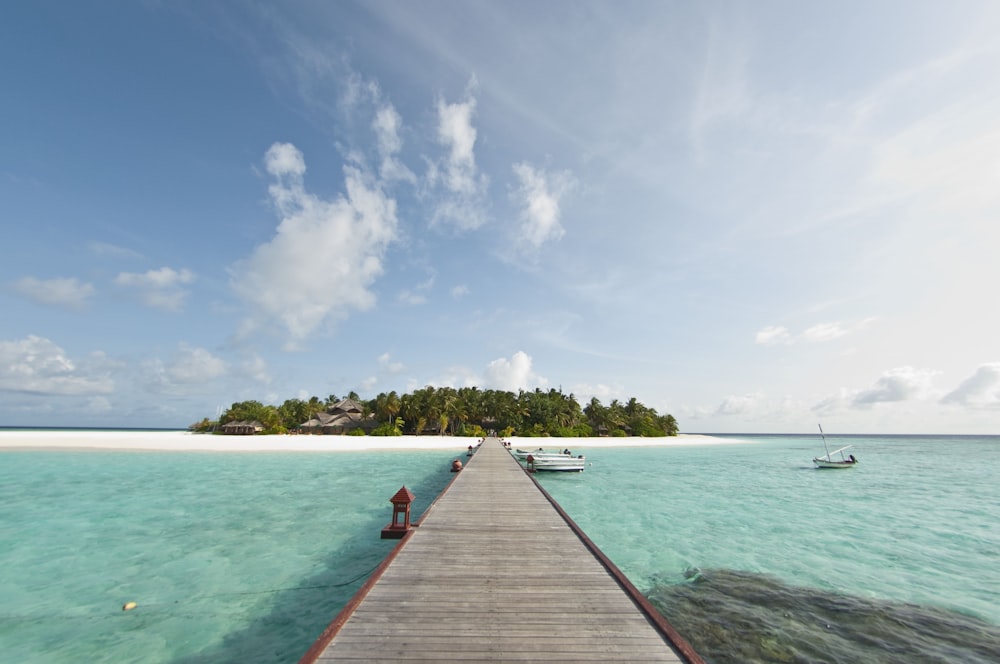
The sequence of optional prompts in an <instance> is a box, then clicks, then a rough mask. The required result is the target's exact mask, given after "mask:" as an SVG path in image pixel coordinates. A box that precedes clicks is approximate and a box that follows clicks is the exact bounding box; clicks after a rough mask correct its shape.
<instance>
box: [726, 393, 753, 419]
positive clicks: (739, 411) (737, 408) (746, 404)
mask: <svg viewBox="0 0 1000 664" xmlns="http://www.w3.org/2000/svg"><path fill="white" fill-rule="evenodd" d="M762 400H763V395H762V394H760V393H758V392H754V393H751V394H744V395H743V396H736V395H730V396H728V397H726V398H725V399H723V401H722V403H721V404H719V407H718V408H717V409H716V411H715V412H716V414H717V415H741V416H746V415H752V414H754V413H756V411H757V410H758V408H759V407H760V404H761V401H762Z"/></svg>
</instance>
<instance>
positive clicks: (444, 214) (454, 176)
mask: <svg viewBox="0 0 1000 664" xmlns="http://www.w3.org/2000/svg"><path fill="white" fill-rule="evenodd" d="M470 87H474V84H473V85H472V86H470ZM475 111H476V99H475V98H474V97H472V96H468V97H467V98H466V100H465V101H463V102H459V103H455V104H449V103H447V102H445V101H444V100H443V99H439V100H438V103H437V112H438V132H437V133H438V141H439V142H440V143H441V145H442V146H444V147H445V149H446V150H448V155H447V156H446V157H445V160H444V163H443V165H442V166H441V167H440V168H439V167H438V166H437V165H436V164H431V166H430V168H429V169H428V181H429V183H430V184H431V185H434V184H437V182H438V181H440V182H441V184H442V186H443V187H444V197H443V198H442V200H440V201H438V203H437V207H436V210H435V212H434V215H433V218H432V219H431V225H432V226H433V225H437V224H440V223H444V224H451V225H453V226H455V227H456V228H458V229H460V230H470V229H475V228H478V227H480V226H482V225H483V224H484V223H486V212H485V192H486V187H487V185H488V182H489V180H488V178H487V177H486V175H485V174H481V173H480V172H479V170H478V168H477V167H476V157H475V145H476V128H475V127H474V126H473V124H472V118H473V116H474V115H475Z"/></svg>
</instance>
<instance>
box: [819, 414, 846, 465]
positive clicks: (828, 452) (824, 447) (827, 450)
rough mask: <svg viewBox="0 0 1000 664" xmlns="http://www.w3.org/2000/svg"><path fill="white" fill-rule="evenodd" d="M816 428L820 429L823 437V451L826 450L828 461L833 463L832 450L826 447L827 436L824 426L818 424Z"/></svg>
mask: <svg viewBox="0 0 1000 664" xmlns="http://www.w3.org/2000/svg"><path fill="white" fill-rule="evenodd" d="M816 426H818V427H819V435H820V436H822V437H823V449H824V450H826V460H827V461H832V459H831V458H830V448H829V447H827V446H826V434H825V433H823V425H822V424H819V423H817V424H816ZM841 456H843V455H841Z"/></svg>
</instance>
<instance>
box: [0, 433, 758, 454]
mask: <svg viewBox="0 0 1000 664" xmlns="http://www.w3.org/2000/svg"><path fill="white" fill-rule="evenodd" d="M504 440H506V441H508V442H510V443H511V445H512V446H513V447H520V448H522V449H531V450H533V449H537V448H539V447H543V448H551V449H555V448H559V449H564V448H569V449H570V450H576V449H579V448H586V447H651V446H652V447H671V446H687V445H719V444H732V443H740V442H744V441H740V440H738V439H735V438H717V437H713V436H703V435H696V434H681V435H679V436H675V437H668V438H520V437H517V436H514V437H511V438H505V439H504ZM478 442H479V440H478V439H476V438H462V437H453V436H385V437H383V436H312V435H284V436H217V435H209V434H195V433H190V432H187V431H100V430H89V431H51V430H27V431H18V430H8V431H0V449H52V450H59V449H107V450H160V451H177V452H180V451H184V452H192V451H194V452H355V451H361V450H456V451H460V450H466V449H468V446H469V445H475V444H477V443H478Z"/></svg>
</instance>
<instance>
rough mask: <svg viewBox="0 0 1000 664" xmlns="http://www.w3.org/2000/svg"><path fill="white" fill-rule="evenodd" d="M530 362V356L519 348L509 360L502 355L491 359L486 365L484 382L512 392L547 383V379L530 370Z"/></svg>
mask: <svg viewBox="0 0 1000 664" xmlns="http://www.w3.org/2000/svg"><path fill="white" fill-rule="evenodd" d="M531 362H532V360H531V356H530V355H528V354H527V353H525V352H524V351H520V350H519V351H517V352H516V353H514V355H512V356H511V358H510V359H509V360H508V359H507V358H503V357H501V358H498V359H496V360H493V361H492V362H490V363H489V364H488V365H487V366H486V384H487V385H488V386H490V387H493V388H494V389H498V390H508V391H512V392H516V391H517V390H521V389H523V390H527V389H534V388H536V387H543V386H545V385H546V384H548V380H546V379H545V378H543V377H542V376H539V375H538V374H536V373H535V372H534V371H533V370H532V368H531Z"/></svg>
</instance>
